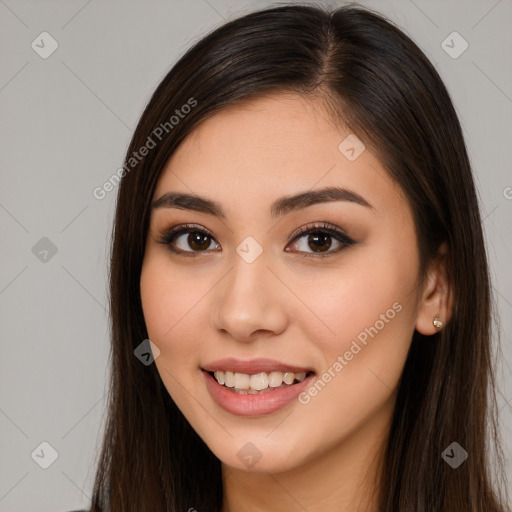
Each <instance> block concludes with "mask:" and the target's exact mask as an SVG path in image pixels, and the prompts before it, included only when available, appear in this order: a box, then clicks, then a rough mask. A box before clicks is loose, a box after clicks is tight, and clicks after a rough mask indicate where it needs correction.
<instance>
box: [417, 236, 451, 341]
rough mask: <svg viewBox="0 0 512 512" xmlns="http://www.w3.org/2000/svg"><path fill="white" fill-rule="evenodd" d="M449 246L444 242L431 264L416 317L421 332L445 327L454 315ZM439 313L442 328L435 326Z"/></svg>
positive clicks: (433, 331) (427, 332) (425, 333)
mask: <svg viewBox="0 0 512 512" xmlns="http://www.w3.org/2000/svg"><path fill="white" fill-rule="evenodd" d="M447 256H448V246H447V244H446V242H443V243H442V244H441V245H440V247H439V250H438V253H437V256H436V258H435V259H434V261H433V262H432V263H431V264H430V266H429V270H428V275H427V278H426V280H425V286H424V289H423V292H422V295H421V298H420V302H419V305H418V313H417V317H416V330H417V331H418V332H420V333H421V334H424V335H426V336H430V335H432V334H435V333H436V332H438V330H441V329H444V327H445V326H446V324H447V323H448V321H449V320H450V318H451V316H452V307H453V290H452V283H451V279H450V276H449V275H448V263H447V261H448V258H447ZM436 315H439V320H441V322H443V326H442V327H441V329H436V328H435V327H434V324H433V321H434V317H435V316H436Z"/></svg>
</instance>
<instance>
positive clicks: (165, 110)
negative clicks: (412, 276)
mask: <svg viewBox="0 0 512 512" xmlns="http://www.w3.org/2000/svg"><path fill="white" fill-rule="evenodd" d="M279 91H290V92H294V93H298V94H301V95H303V96H304V97H308V96H309V97H313V96H315V97H320V98H322V99H323V100H324V104H325V106H326V108H327V109H328V112H329V113H330V115H331V117H332V119H333V120H334V121H335V122H339V123H340V124H341V123H342V124H345V125H347V126H349V127H350V129H351V130H352V132H353V133H356V134H357V136H358V137H359V138H360V139H361V140H362V141H363V142H364V144H365V145H366V147H367V148H369V149H371V150H372V151H374V152H375V154H376V155H377V156H378V158H379V159H380V161H381V162H382V163H383V165H384V167H385V169H386V170H387V172H388V173H389V176H390V177H391V178H392V179H393V180H394V181H395V182H396V183H398V184H399V185H400V187H401V189H402V190H403V192H404V196H405V197H406V199H407V200H408V201H409V203H410V205H411V208H412V212H413V216H414V222H415V227H416V231H417V238H418V245H419V253H420V255H421V262H420V263H421V272H420V277H421V279H423V278H424V277H425V271H426V268H427V264H428V263H429V262H430V261H431V260H432V258H433V257H434V256H435V254H436V251H437V249H438V248H439V246H440V244H441V243H442V242H446V244H447V246H448V271H449V275H450V281H451V284H452V287H453V297H454V299H453V300H454V310H453V316H452V318H451V320H450V322H449V323H448V324H447V325H446V326H445V327H444V328H443V329H442V330H441V331H440V332H438V333H436V334H435V335H433V336H429V337H425V336H422V335H421V334H420V333H418V332H417V331H416V332H415V333H414V336H413V339H412V343H411V348H410V352H409V354H408V358H407V361H406V364H405V367H404V370H403V375H402V378H401V380H400V383H399V388H398V396H397V401H396V407H395V411H394V416H393V418H392V425H391V431H390V437H389V443H388V446H387V451H386V455H385V459H384V462H383V467H382V470H383V473H382V474H383V481H382V490H381V497H382V498H381V505H380V511H381V512H406V511H407V512H411V511H415V512H455V511H457V512H458V511H464V512H482V511H486V512H498V511H500V512H503V511H504V510H505V508H504V507H505V506H506V504H505V500H504V497H503V493H504V491H503V490H502V491H501V492H499V490H500V488H501V487H502V486H503V478H504V477H503V474H502V473H501V472H498V473H497V474H496V475H493V474H491V473H492V472H491V464H490V460H489V458H490V457H489V449H490V448H493V450H494V454H495V462H494V466H493V467H494V468H500V467H501V464H502V449H501V447H500V443H499V429H498V426H497V413H496V393H495V383H494V376H493V375H494V363H493V357H492V350H491V340H492V336H491V335H492V322H491V313H492V308H491V306H492V294H491V286H490V282H489V271H488V262H487V256H486V250H485V246H484V238H483V234H482V225H481V221H482V219H481V216H480V212H479V206H478V201H477V195H476V191H475V185H474V181H473V177H472V172H471V167H470V162H469V159H468V155H467V151H466V147H465V143H464V139H463V135H462V131H461V127H460V124H459V121H458V119H457V116H456V113H455V110H454V107H453V105H452V102H451V100H450V97H449V94H448V92H447V90H446V88H445V86H444V85H443V82H442V81H441V78H440V77H439V75H438V73H437V72H436V70H435V69H434V67H433V66H432V65H431V63H430V62H429V61H428V59H427V58H426V57H425V55H424V54H423V53H422V52H421V50H420V49H419V48H418V47H417V46H416V45H415V44H414V43H413V42H412V41H411V39H409V38H408V37H407V36H406V35H404V33H403V32H402V31H400V30H399V29H398V28H396V27H395V26H394V25H393V24H392V23H391V22H389V21H387V20H386V19H385V18H384V17H382V16H381V15H379V14H377V13H374V12H372V11H369V10H368V9H365V8H361V7H358V6H354V5H350V6H344V7H341V8H338V9H335V10H327V9H325V8H321V7H318V6H315V5H306V4H303V5H297V4H289V5H281V6H278V7H271V8H267V9H262V10H259V11H255V12H252V13H249V14H247V15H245V16H243V17H239V18H238V19H235V20H232V21H230V22H228V23H226V24H224V25H222V26H220V27H219V28H217V29H216V30H214V31H212V32H211V33H209V34H208V35H207V36H205V37H204V38H202V39H201V40H199V41H198V42H197V43H196V44H194V46H193V47H192V48H190V49H189V50H188V51H187V52H186V53H185V54H184V55H183V56H182V57H181V58H180V59H179V61H178V62H177V63H176V64H175V65H174V66H173V68H172V69H171V70H170V72H169V73H168V74H167V75H166V76H165V78H164V79H163V80H162V82H161V83H160V84H159V86H158V87H157V89H156V91H155V92H154V94H153V96H152V97H151V99H150V101H149V102H148V104H147V106H146V108H145V110H144V112H143V114H142V116H141V118H140V121H139V123H138V126H137V128H136V130H135V133H134V135H133V138H132V140H131V143H130V145H129V148H128V151H127V155H126V162H125V166H124V167H123V172H122V173H121V174H123V177H122V179H121V182H120V185H119V190H118V197H117V209H116V215H115V223H114V230H113V236H112V247H111V265H110V309H111V340H112V347H111V380H110V395H109V404H108V417H107V421H106V425H105V434H104V439H103V446H102V450H101V454H100V456H99V460H98V467H97V473H96V479H95V485H94V495H93V500H92V501H93V502H92V509H91V510H92V511H94V512H100V511H101V512H105V511H107V510H110V511H111V512H127V511H140V512H147V511H149V510H151V511H159V512H164V511H167V512H171V511H172V512H177V511H186V510H189V508H193V509H196V510H198V511H199V512H207V511H211V512H219V510H220V508H221V504H222V480H221V465H220V461H219V460H218V459H217V457H215V456H214V455H213V453H212V452H211V451H210V450H209V448H208V447H207V446H206V444H205V443H204V442H203V441H202V439H201V438H200V437H199V436H198V435H197V434H196V432H195V431H194V430H193V429H192V427H191V426H190V424H189V423H188V421H187V420H186V418H185V417H184V416H183V414H182V413H181V411H180V410H179V409H178V408H177V406H176V405H175V403H174V402H173V400H172V398H171V397H170V396H169V393H168V392H167V390H166V388H165V387H164V385H163V383H162V380H161V378H160V376H159V374H158V371H157V369H156V367H155V365H154V364H151V365H148V366H146V365H144V364H141V361H140V360H139V359H138V358H137V357H135V356H134V350H135V349H136V348H137V347H138V346H139V345H140V343H141V342H143V340H146V339H147V338H148V334H147V331H146V326H145V323H144V317H143V312H142V307H141V299H140V287H139V280H140V274H141V267H142V260H143V257H144V247H145V241H146V237H147V233H148V225H149V215H150V203H151V199H152V196H153V192H154V189H155V185H156V182H157V180H158V178H159V176H160V173H161V172H162V169H163V168H164V165H165V164H166V162H167V161H168V159H169V157H170V156H171V155H172V154H173V152H174V151H175V149H176V148H177V147H178V145H179V144H180V142H181V141H183V140H184V138H185V137H186V136H187V135H188V134H189V133H191V131H192V130H193V129H194V127H195V126H196V125H197V124H198V123H199V122H201V121H202V120H204V119H205V118H206V117H208V116H211V115H213V114H215V113H216V112H218V111H220V110H222V109H223V108H225V107H226V106H228V105H233V104H235V103H236V102H237V101H239V100H242V99H244V98H251V97H256V96H257V95H265V94H271V93H273V92H279ZM185 105H188V107H186V108H185ZM177 111H179V112H177ZM143 146H145V147H146V148H147V151H141V148H142V147H143ZM135 155H136V156H135ZM452 442H457V443H458V444H459V445H460V446H462V447H463V448H464V449H465V450H466V451H467V452H468V454H469V456H468V458H467V460H466V461H465V462H464V463H463V464H462V465H460V466H459V467H458V468H457V469H452V467H450V465H449V464H447V463H446V462H445V460H443V458H442V456H441V455H442V453H443V452H444V450H445V449H446V448H447V447H448V446H449V445H450V444H451V443H452ZM489 443H490V444H489Z"/></svg>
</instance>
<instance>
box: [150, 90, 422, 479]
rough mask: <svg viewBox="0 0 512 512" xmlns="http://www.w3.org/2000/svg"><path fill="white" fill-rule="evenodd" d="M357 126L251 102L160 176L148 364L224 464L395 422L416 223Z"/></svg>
mask: <svg viewBox="0 0 512 512" xmlns="http://www.w3.org/2000/svg"><path fill="white" fill-rule="evenodd" d="M349 136H350V137H349ZM347 137H349V138H348V139H347V140H345V139H346V138H347ZM354 137H355V136H354V135H353V134H351V132H350V131H349V130H348V129H341V128H337V127H335V126H334V125H333V123H331V122H330V120H329V119H328V117H327V115H326V114H325V110H324V108H323V107H322V106H321V104H320V103H319V102H318V100H312V99H305V98H302V97H300V96H296V95H286V94H279V95H272V96H267V97H265V98H258V99H253V100H251V101H245V102H244V103H240V104H238V105H236V106H232V107H229V108H228V109H225V110H223V111H222V112H220V113H217V114H215V115H214V116H212V117H210V118H209V119H207V120H205V121H203V122H202V123H201V124H200V125H199V126H198V127H196V129H195V130H194V132H192V133H191V134H190V136H189V137H188V138H187V139H185V141H184V142H183V143H182V144H181V145H180V146H179V148H178V149H177V150H176V151H175V153H174V154H173V156H172V158H171V159H170V160H169V162H168V163H167V165H166V168H165V169H164V171H163V172H162V174H161V176H160V179H159V181H158V183H157V186H156V191H155V194H154V198H153V199H154V201H158V200H160V199H161V200H160V201H158V202H157V204H156V206H155V207H154V208H153V209H152V212H151V221H150V230H149V235H148V238H147V243H146V249H145V256H144V262H143V268H142V274H141V281H140V285H141V297H142V304H143V310H144V317H145V322H146V326H147V330H148V334H149V338H150V339H151V341H152V342H153V343H154V344H155V345H156V346H157V347H158V349H159V351H160V352H159V355H158V357H157V358H156V360H155V364H156V367H157V369H158V372H159V374H160V376H161V378H162V380H163V382H164V384H165V386H166V388H167V390H168V392H169V394H170V395H171V397H172V399H173V400H174V401H175V403H176V404H177V406H178V407H179V408H180V410H181V411H182V412H183V414H184V416H185V417H186V418H187V420H188V421H189V422H190V424H191V425H192V427H193V428H194V429H195V430H196V431H197V433H198V434H199V435H200V436H201V438H202V439H203V440H204V441H205V443H206V444H207V445H208V446H209V448H210V449H211V450H212V452H213V453H214V454H215V455H216V456H217V457H218V458H219V459H220V460H221V461H222V462H223V463H224V464H225V465H227V466H230V467H233V468H238V469H246V470H250V471H268V472H281V471H286V470H291V469H293V468H297V467H299V466H301V465H302V464H306V463H308V461H312V460H313V459H315V458H318V457H321V456H323V455H325V454H328V453H329V452H330V451H332V450H334V449H337V448H339V447H341V446H344V445H347V444H350V443H356V442H357V438H358V436H359V437H360V438H361V439H360V441H361V442H365V440H364V438H363V437H361V436H363V433H364V436H366V442H367V441H368V439H370V438H371V437H372V436H374V435H375V434H376V433H378V431H379V428H381V427H382V425H383V424H384V423H386V422H387V421H388V420H389V418H390V415H391V412H392V409H393V406H394V396H395V389H396V386H397V382H398V379H399V377H400V374H401V371H402V368H403V365H404V363H405V359H406V355H407V351H408V349H409V345H410V341H411V337H412V334H413V331H414V328H415V321H416V315H417V311H418V297H419V295H418V290H417V285H416V280H417V277H418V271H419V266H418V265H419V258H418V253H417V242H416V234H415V230H414V224H413V218H412V213H411V210H410V208H409V206H408V204H407V202H406V200H405V198H404V196H403V194H402V193H401V190H400V189H399V187H398V186H397V185H396V184H394V183H393V182H392V181H391V179H390V177H389V176H388V175H387V174H386V172H385V170H384V168H383V167H382V165H381V164H380V162H379V161H378V160H377V158H376V157H375V156H374V155H373V154H372V153H371V152H370V150H369V149H368V148H366V149H363V146H360V144H361V143H360V141H359V140H358V139H356V138H354ZM343 141H345V142H343ZM340 144H341V145H340ZM361 150H362V151H361ZM324 189H330V190H331V191H330V193H329V192H326V193H323V194H322V193H318V194H316V195H315V193H316V192H320V191H322V190H324ZM342 189H344V192H343V190H342ZM336 191H337V193H336ZM340 191H341V192H340ZM169 193H173V194H176V193H180V194H191V195H193V196H195V197H200V198H202V199H204V200H206V201H209V202H211V203H205V202H202V201H198V200H195V201H190V200H186V199H183V196H182V197H181V199H180V198H178V199H176V198H174V199H173V197H171V196H169V195H167V196H166V194H169ZM295 195H299V196H300V195H302V197H298V198H295V199H293V200H291V201H286V200H285V201H283V198H284V199H286V198H290V197H291V196H295ZM173 228H178V230H177V232H174V233H172V232H171V231H170V230H171V229H173ZM180 229H181V231H180ZM226 358H231V360H229V361H220V363H216V361H219V360H224V359H226ZM244 364H245V365H244ZM206 370H212V371H213V370H219V371H222V372H223V373H217V377H219V379H220V380H221V382H222V381H224V385H221V384H219V383H218V382H217V380H216V379H215V378H214V377H212V376H211V375H210V374H209V373H208V372H207V371H206ZM228 370H229V371H230V372H233V375H230V373H227V371H228ZM237 370H238V371H237ZM292 370H295V371H292ZM237 373H238V374H239V375H236V374H237ZM304 373H306V376H304ZM286 374H287V375H286ZM253 375H254V377H252V376H253ZM283 378H284V379H285V381H284V382H282V379H283ZM290 379H293V380H291V382H292V383H291V384H290V383H287V380H288V381H290ZM227 385H228V386H233V385H234V386H235V387H237V388H238V389H240V390H241V391H242V392H241V393H237V392H235V391H233V388H231V387H228V386H227ZM248 386H249V388H250V389H247V387H248ZM262 388H264V389H263V390H262ZM251 390H252V391H251ZM383 418H384V420H383ZM254 461H256V463H255V462H254Z"/></svg>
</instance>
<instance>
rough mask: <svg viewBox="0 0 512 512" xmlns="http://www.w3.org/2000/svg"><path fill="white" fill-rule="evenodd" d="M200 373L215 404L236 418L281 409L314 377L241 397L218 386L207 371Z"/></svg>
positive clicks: (224, 387) (310, 376)
mask: <svg viewBox="0 0 512 512" xmlns="http://www.w3.org/2000/svg"><path fill="white" fill-rule="evenodd" d="M202 373H203V375H204V378H205V381H206V387H207V388H208V391H209V392H210V395H211V396H212V398H213V399H214V400H215V402H217V404H219V405H220V406H221V407H222V408H223V409H224V410H225V411H227V412H230V413H231V414H237V415H238V416H261V415H264V414H271V413H273V412H275V411H278V410H279V409H282V408H283V407H285V406H286V405H288V404H289V403H290V402H293V400H294V399H295V398H297V396H298V395H300V393H302V392H303V391H304V390H305V389H306V388H307V387H308V386H309V384H310V382H311V380H312V379H313V378H314V376H315V375H314V374H311V375H309V376H308V377H306V378H305V379H304V380H303V381H301V382H297V383H295V384H293V385H291V386H287V387H284V388H279V389H275V390H274V391H268V392H266V393H262V394H256V395H248V394H244V395H242V394H240V393H235V392H233V391H230V390H229V389H228V388H227V387H226V386H223V385H221V384H219V383H218V382H217V380H216V379H215V378H214V377H212V376H211V375H210V374H209V373H208V372H207V371H205V370H202Z"/></svg>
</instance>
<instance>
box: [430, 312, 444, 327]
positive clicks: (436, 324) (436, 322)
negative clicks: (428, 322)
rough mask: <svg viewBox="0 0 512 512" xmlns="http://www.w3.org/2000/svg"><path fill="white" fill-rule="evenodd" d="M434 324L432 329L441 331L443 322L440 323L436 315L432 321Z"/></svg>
mask: <svg viewBox="0 0 512 512" xmlns="http://www.w3.org/2000/svg"><path fill="white" fill-rule="evenodd" d="M432 323H433V324H434V327H435V328H436V329H437V330H439V329H441V327H443V322H441V320H439V315H436V316H435V317H434V321H433V322H432Z"/></svg>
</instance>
